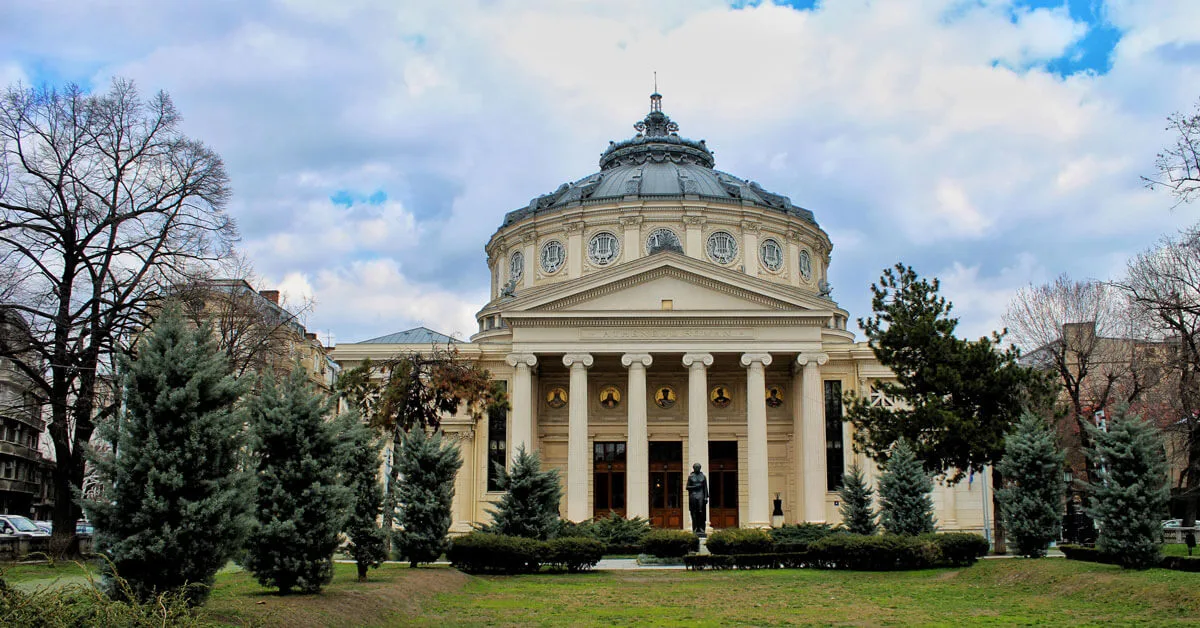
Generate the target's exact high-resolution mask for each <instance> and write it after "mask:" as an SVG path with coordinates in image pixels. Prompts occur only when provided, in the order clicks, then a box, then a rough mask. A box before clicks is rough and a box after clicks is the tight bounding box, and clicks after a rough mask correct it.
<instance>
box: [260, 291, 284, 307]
mask: <svg viewBox="0 0 1200 628" xmlns="http://www.w3.org/2000/svg"><path fill="white" fill-rule="evenodd" d="M258 293H259V294H261V295H262V296H263V298H264V299H266V300H268V301H270V302H271V303H274V304H275V305H279V291H278V290H259V291H258Z"/></svg>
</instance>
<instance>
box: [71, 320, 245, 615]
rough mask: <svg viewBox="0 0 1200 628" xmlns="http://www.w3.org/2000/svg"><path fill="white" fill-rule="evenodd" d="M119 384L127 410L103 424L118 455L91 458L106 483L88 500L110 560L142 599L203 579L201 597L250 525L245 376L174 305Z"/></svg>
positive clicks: (127, 363) (196, 598) (193, 591)
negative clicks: (238, 408)
mask: <svg viewBox="0 0 1200 628" xmlns="http://www.w3.org/2000/svg"><path fill="white" fill-rule="evenodd" d="M121 384H122V387H123V391H124V401H125V407H126V411H125V413H124V416H123V417H121V419H120V421H119V422H118V423H116V424H104V425H102V428H101V430H102V431H101V434H102V436H103V437H104V438H105V440H108V441H109V442H111V443H112V444H113V450H114V451H115V452H116V453H117V454H119V455H116V456H105V457H97V458H96V459H95V460H94V462H95V464H96V466H97V468H98V470H99V472H100V474H101V477H102V478H103V479H104V480H105V483H106V485H107V486H106V488H105V492H104V494H103V497H102V498H101V499H100V500H98V501H94V502H87V503H85V504H84V506H85V508H86V509H87V511H88V513H89V515H90V517H91V519H92V521H93V522H94V523H95V525H96V540H97V543H98V547H99V549H100V551H101V552H102V553H104V554H105V555H106V556H107V557H108V558H109V560H111V563H106V565H107V566H106V570H107V574H108V575H109V576H111V575H113V573H114V572H115V574H116V575H119V576H120V577H121V578H124V579H125V581H126V582H128V584H129V587H130V590H131V591H132V593H133V595H134V596H136V597H137V598H140V599H141V600H147V599H151V598H153V597H155V596H156V595H157V594H158V593H162V592H166V591H170V590H174V589H179V588H181V587H184V586H185V585H199V586H194V587H189V588H188V590H187V597H188V600H189V601H190V602H191V603H193V604H197V603H200V602H202V601H203V600H204V599H205V597H206V596H207V595H208V589H209V588H210V587H211V586H212V583H213V577H214V576H215V575H216V573H217V570H218V569H220V568H221V567H223V566H224V565H225V563H226V562H228V561H229V559H230V558H231V557H232V556H233V554H234V553H235V552H236V551H237V550H238V548H239V547H240V546H241V543H242V540H243V539H244V537H245V532H246V529H247V527H248V525H249V518H248V508H247V507H246V495H247V493H248V483H247V482H248V480H249V476H247V475H245V474H244V473H241V472H240V471H239V468H240V466H241V465H240V452H241V445H242V438H241V434H242V420H241V417H240V416H238V414H237V413H236V412H235V411H234V410H233V406H234V403H236V402H237V400H238V397H239V396H240V395H241V394H242V391H243V386H242V385H241V384H240V383H239V382H238V381H237V380H236V379H235V378H234V377H233V376H232V375H231V374H230V372H229V367H228V365H227V364H226V362H225V358H224V356H223V354H222V353H221V352H220V350H219V349H218V348H217V346H216V344H215V343H214V342H213V340H212V338H211V335H210V333H209V331H208V329H207V328H202V329H200V330H192V329H189V328H188V327H187V326H185V325H184V324H183V322H182V319H181V318H180V315H179V312H178V310H176V309H174V308H168V309H166V310H164V311H163V312H162V314H161V315H160V316H159V318H158V320H157V321H156V322H155V323H154V325H153V326H152V327H151V329H150V333H149V334H148V335H147V336H146V337H144V338H143V339H142V341H141V343H140V344H139V346H138V351H137V354H136V357H135V358H133V359H124V360H122V363H121ZM60 498H62V497H60ZM109 585H110V587H109V588H110V593H113V594H116V595H121V594H123V593H124V590H122V589H119V588H118V587H117V586H115V585H114V583H113V582H112V581H111V580H110V582H109Z"/></svg>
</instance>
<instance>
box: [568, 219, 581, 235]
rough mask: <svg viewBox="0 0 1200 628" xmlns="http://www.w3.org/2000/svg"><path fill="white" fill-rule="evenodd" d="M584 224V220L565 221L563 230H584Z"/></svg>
mask: <svg viewBox="0 0 1200 628" xmlns="http://www.w3.org/2000/svg"><path fill="white" fill-rule="evenodd" d="M583 226H584V223H583V221H574V222H565V223H563V231H566V232H567V233H575V232H576V231H583Z"/></svg>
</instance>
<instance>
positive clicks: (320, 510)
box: [245, 369, 350, 594]
mask: <svg viewBox="0 0 1200 628" xmlns="http://www.w3.org/2000/svg"><path fill="white" fill-rule="evenodd" d="M246 406H247V412H248V414H249V417H248V419H249V423H250V429H251V433H252V437H253V447H252V450H253V454H252V455H253V458H254V464H255V468H256V470H257V472H258V478H259V483H258V491H257V499H256V503H255V515H256V519H257V521H256V522H255V526H254V528H253V529H252V531H251V533H250V540H249V542H248V543H247V547H246V549H247V555H246V563H245V567H246V569H247V570H248V571H250V572H251V573H252V574H254V577H255V579H257V580H258V582H259V583H260V584H262V585H263V586H271V587H276V588H278V589H279V592H280V593H283V594H286V593H289V592H291V590H292V589H299V590H300V591H303V592H306V593H312V592H316V591H319V590H320V589H321V587H323V586H324V585H325V584H327V583H328V582H329V580H330V578H332V577H333V552H334V550H336V549H337V546H338V534H339V533H340V532H341V530H342V524H343V523H344V521H345V514H346V508H347V506H348V504H349V501H350V499H349V498H350V492H349V491H348V490H347V489H346V488H345V487H344V486H342V485H340V484H339V482H338V474H339V470H340V469H339V466H340V465H338V464H337V463H338V462H339V460H338V449H337V435H338V430H337V425H336V423H333V422H329V421H326V420H325V415H326V413H327V412H328V411H329V407H330V404H329V402H328V401H327V400H326V399H325V397H324V396H322V395H321V394H320V393H318V392H317V391H316V390H314V389H313V387H312V385H311V384H310V383H309V382H308V378H307V375H306V374H305V373H304V371H303V370H302V369H295V370H294V371H293V372H292V373H291V374H290V375H288V376H287V377H285V378H283V379H282V381H281V382H279V383H276V381H275V378H274V376H272V375H267V376H265V377H264V378H263V380H262V385H261V388H260V390H259V392H258V393H257V394H255V395H253V396H252V397H250V399H249V402H248V403H247V404H246Z"/></svg>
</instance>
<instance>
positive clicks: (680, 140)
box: [504, 93, 816, 225]
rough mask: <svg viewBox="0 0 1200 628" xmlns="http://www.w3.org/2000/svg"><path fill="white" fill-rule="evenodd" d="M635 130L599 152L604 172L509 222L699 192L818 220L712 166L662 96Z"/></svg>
mask: <svg viewBox="0 0 1200 628" xmlns="http://www.w3.org/2000/svg"><path fill="white" fill-rule="evenodd" d="M633 127H634V129H636V130H637V132H638V133H637V135H635V136H634V137H632V138H630V139H627V140H623V141H620V142H610V143H609V145H608V149H607V150H605V151H604V154H603V155H601V156H600V172H596V173H593V174H589V175H588V176H586V177H583V178H582V179H579V180H576V181H574V182H570V183H564V184H562V185H560V186H559V187H558V189H557V190H555V191H553V192H551V193H549V194H543V195H541V196H538V197H537V198H534V199H533V200H531V201H529V205H528V206H527V207H522V208H521V209H518V210H515V211H511V212H509V213H508V214H507V215H505V217H504V224H505V225H510V224H513V223H515V222H517V221H520V220H522V219H524V218H527V217H529V216H534V215H537V214H539V213H552V212H555V211H557V210H558V209H560V208H563V207H567V206H570V205H573V204H579V203H586V202H588V201H595V200H600V199H620V198H625V197H630V196H632V197H641V198H654V199H670V198H673V197H678V198H684V197H685V196H688V197H691V196H695V197H698V198H701V199H706V200H715V201H718V202H737V203H749V204H751V205H756V206H759V207H765V208H768V209H772V210H775V211H778V212H781V213H785V214H788V215H792V216H797V217H799V218H801V219H803V220H807V221H808V222H811V223H813V224H814V225H815V224H816V219H815V218H814V217H813V213H812V212H811V211H809V210H807V209H804V208H802V207H797V206H795V205H792V201H791V199H789V198H788V197H786V196H783V195H782V194H774V193H772V192H768V191H767V190H765V189H763V188H762V186H760V185H759V184H758V183H755V182H754V181H749V180H746V179H741V178H738V177H735V176H733V175H731V174H729V173H727V172H722V171H720V170H715V169H713V166H714V165H715V164H716V162H715V161H714V159H713V154H712V151H710V150H709V149H708V146H707V145H705V143H704V140H699V141H696V140H691V139H687V138H684V137H680V136H679V133H678V131H679V125H678V124H676V123H675V122H674V121H672V120H671V118H670V117H668V116H667V114H665V113H663V112H662V96H660V95H659V94H658V93H654V94H651V95H650V113H648V114H647V115H646V118H645V119H644V120H641V121H639V122H638V123H637V124H635V125H633Z"/></svg>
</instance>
